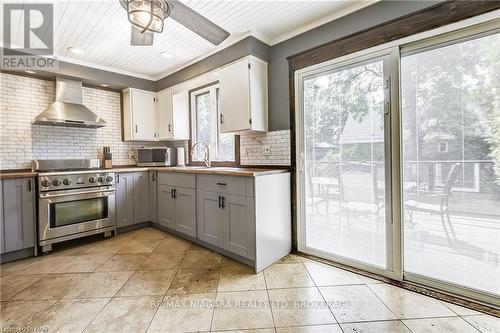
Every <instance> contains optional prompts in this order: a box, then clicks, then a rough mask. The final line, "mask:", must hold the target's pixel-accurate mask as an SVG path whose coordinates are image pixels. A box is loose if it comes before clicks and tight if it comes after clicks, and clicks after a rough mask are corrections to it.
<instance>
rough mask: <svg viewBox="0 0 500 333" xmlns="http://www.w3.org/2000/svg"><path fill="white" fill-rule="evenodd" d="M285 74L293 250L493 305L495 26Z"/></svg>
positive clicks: (498, 84)
mask: <svg viewBox="0 0 500 333" xmlns="http://www.w3.org/2000/svg"><path fill="white" fill-rule="evenodd" d="M391 47H392V48H389V49H387V50H386V51H384V50H383V49H382V47H380V48H379V49H381V50H378V51H377V50H373V49H372V50H367V51H363V52H358V53H357V54H354V55H352V56H350V55H348V56H344V57H343V58H342V59H335V60H331V61H328V62H325V63H322V64H318V65H315V66H311V67H309V68H305V69H302V70H300V71H297V72H296V75H295V88H296V90H295V93H296V105H295V129H296V130H295V135H296V140H295V144H296V146H295V147H296V153H297V155H296V165H297V169H296V171H297V173H296V185H297V186H296V188H297V221H298V247H299V250H300V251H302V252H305V253H309V254H313V255H316V256H319V257H323V258H326V259H331V260H333V261H336V262H339V263H343V264H347V265H350V266H353V267H358V268H362V269H365V270H368V271H371V272H375V273H378V274H380V275H384V276H387V277H391V278H394V279H400V280H402V279H405V280H408V281H411V282H415V283H419V284H422V285H427V286H431V287H434V288H437V289H441V290H444V291H446V292H455V293H457V294H460V295H462V296H467V297H470V298H472V299H476V300H480V301H483V302H487V303H491V304H495V305H497V306H498V305H500V297H499V296H500V283H499V281H500V20H496V21H491V22H487V23H484V24H482V25H478V26H472V27H468V28H466V29H462V30H458V31H453V32H449V33H447V34H444V35H435V36H433V37H428V38H426V39H421V40H417V39H415V40H413V41H411V43H410V42H407V43H406V44H401V45H396V46H394V44H393V45H392V46H391Z"/></svg>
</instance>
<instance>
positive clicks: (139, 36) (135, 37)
mask: <svg viewBox="0 0 500 333" xmlns="http://www.w3.org/2000/svg"><path fill="white" fill-rule="evenodd" d="M154 36H155V35H154V33H152V32H149V31H145V32H142V33H141V32H140V31H139V30H137V28H135V27H134V26H131V27H130V45H132V46H149V45H153V39H154Z"/></svg>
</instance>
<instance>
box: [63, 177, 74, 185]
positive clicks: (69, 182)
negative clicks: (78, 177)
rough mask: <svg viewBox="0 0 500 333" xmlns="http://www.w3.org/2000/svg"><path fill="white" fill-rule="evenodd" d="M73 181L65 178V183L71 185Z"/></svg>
mask: <svg viewBox="0 0 500 333" xmlns="http://www.w3.org/2000/svg"><path fill="white" fill-rule="evenodd" d="M71 183H72V181H71V180H69V179H68V178H66V179H64V180H63V184H64V185H71Z"/></svg>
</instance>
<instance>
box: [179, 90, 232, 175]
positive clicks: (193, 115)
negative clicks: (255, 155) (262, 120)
mask: <svg viewBox="0 0 500 333" xmlns="http://www.w3.org/2000/svg"><path fill="white" fill-rule="evenodd" d="M206 93H209V94H210V96H214V98H212V97H211V98H210V103H211V107H212V108H217V104H218V103H219V101H220V85H219V81H215V82H211V83H208V84H206V85H203V86H200V87H197V88H194V89H191V90H189V93H188V96H189V149H188V156H189V161H188V162H189V165H195V166H204V165H205V163H204V162H203V161H198V160H193V158H192V155H191V153H192V147H193V144H194V143H195V142H197V141H198V140H196V125H197V116H198V114H197V112H196V97H197V96H199V95H203V94H206ZM218 120H219V110H217V132H218V134H220V132H219V131H220V124H219V121H218ZM218 140H219V135H216V138H215V141H216V146H218V144H219V142H218ZM212 149H213V148H212V147H210V150H212ZM211 165H212V166H233V167H235V166H240V136H239V135H236V134H234V161H214V160H211Z"/></svg>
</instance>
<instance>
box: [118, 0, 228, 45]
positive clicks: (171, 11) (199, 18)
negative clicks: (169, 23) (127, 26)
mask: <svg viewBox="0 0 500 333" xmlns="http://www.w3.org/2000/svg"><path fill="white" fill-rule="evenodd" d="M120 4H121V5H122V7H123V8H125V10H126V11H127V16H128V20H129V22H130V23H131V24H132V29H131V38H130V44H131V45H153V39H154V33H161V32H162V31H163V23H164V20H165V19H166V18H167V17H171V18H173V19H174V20H176V21H177V22H179V23H180V24H182V25H184V26H185V27H186V28H188V29H190V30H192V31H193V32H195V33H197V34H198V35H200V36H201V37H203V38H205V39H206V40H208V41H209V42H210V43H212V44H214V45H219V44H220V43H222V41H224V40H225V39H226V38H227V37H229V32H227V31H226V30H224V29H222V28H221V27H219V26H218V25H217V24H215V23H213V22H212V21H210V20H209V19H207V18H206V17H204V16H203V15H200V14H198V13H197V12H195V11H194V10H192V9H191V8H189V7H188V6H186V5H184V4H183V3H181V2H179V1H176V0H120Z"/></svg>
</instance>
